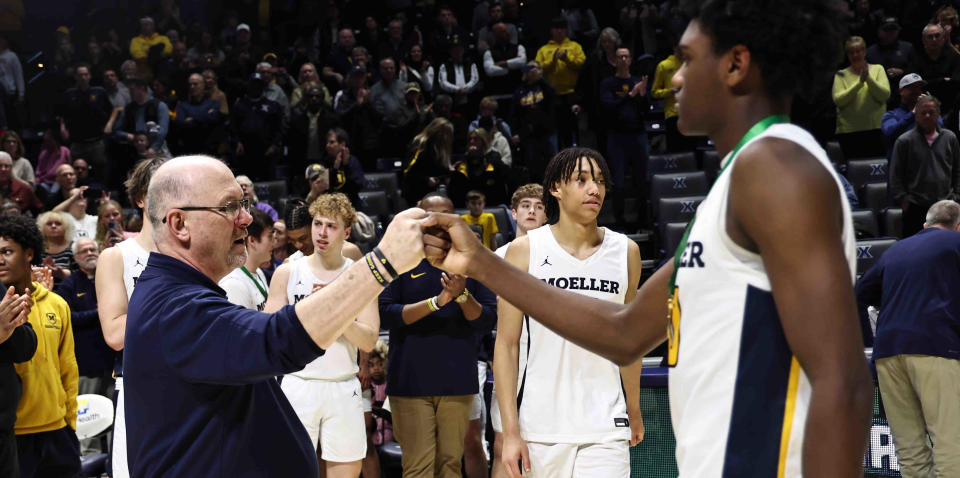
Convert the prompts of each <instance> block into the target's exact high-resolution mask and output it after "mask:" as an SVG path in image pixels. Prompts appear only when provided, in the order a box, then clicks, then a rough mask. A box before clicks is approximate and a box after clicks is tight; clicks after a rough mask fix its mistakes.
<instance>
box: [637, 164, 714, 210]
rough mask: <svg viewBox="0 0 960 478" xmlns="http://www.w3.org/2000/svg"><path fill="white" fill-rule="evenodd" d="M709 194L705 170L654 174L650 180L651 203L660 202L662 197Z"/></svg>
mask: <svg viewBox="0 0 960 478" xmlns="http://www.w3.org/2000/svg"><path fill="white" fill-rule="evenodd" d="M706 194H707V175H706V173H704V172H703V171H693V172H687V173H672V174H654V175H653V178H652V179H651V180H650V204H659V202H660V198H677V197H686V196H704V195H706Z"/></svg>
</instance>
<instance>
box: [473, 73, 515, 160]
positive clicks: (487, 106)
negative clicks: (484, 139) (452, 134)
mask: <svg viewBox="0 0 960 478" xmlns="http://www.w3.org/2000/svg"><path fill="white" fill-rule="evenodd" d="M511 94H512V91H511ZM498 108H499V103H498V102H497V99H496V98H494V97H493V96H485V97H484V98H483V99H482V100H480V108H479V110H478V111H479V112H478V113H477V119H475V120H473V121H471V122H470V126H469V128H468V131H473V130H475V129H477V128H483V127H482V126H480V120H482V119H483V118H490V119H491V120H492V122H493V123H495V124H496V126H497V131H499V132H501V133H503V135H504V136H505V137H507V138H512V137H513V130H512V129H511V128H510V125H509V124H507V122H506V121H504V119H503V118H499V117H497V109H498ZM484 129H486V130H487V131H491V130H490V128H484ZM507 164H509V163H507Z"/></svg>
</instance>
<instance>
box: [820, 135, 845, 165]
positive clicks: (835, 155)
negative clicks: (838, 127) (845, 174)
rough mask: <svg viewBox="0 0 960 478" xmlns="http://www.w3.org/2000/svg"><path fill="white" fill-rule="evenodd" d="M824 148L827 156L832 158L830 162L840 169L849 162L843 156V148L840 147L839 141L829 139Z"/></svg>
mask: <svg viewBox="0 0 960 478" xmlns="http://www.w3.org/2000/svg"><path fill="white" fill-rule="evenodd" d="M823 149H824V150H826V151H827V157H828V158H830V162H831V163H833V166H834V167H835V168H837V169H838V170H839V169H842V168H843V167H844V166H845V165H846V164H847V161H846V159H844V157H843V150H842V149H840V143H839V142H837V141H827V144H826V145H824V148H823Z"/></svg>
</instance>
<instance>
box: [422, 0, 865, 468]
mask: <svg viewBox="0 0 960 478" xmlns="http://www.w3.org/2000/svg"><path fill="white" fill-rule="evenodd" d="M691 3H692V2H691ZM688 10H689V12H690V14H691V17H692V18H693V20H692V21H691V22H690V24H689V25H688V26H687V29H686V31H685V32H684V34H683V37H682V39H681V40H680V43H679V53H680V57H681V60H682V61H683V64H682V66H681V67H680V69H679V70H678V72H677V73H676V75H674V77H673V86H674V89H675V90H676V91H677V112H678V116H679V120H678V127H679V129H680V131H681V132H682V133H683V134H685V135H707V136H709V137H710V139H711V140H712V141H713V143H714V144H715V145H716V148H717V152H718V153H719V154H720V155H721V157H723V158H724V160H723V162H722V164H723V169H722V171H721V172H720V174H719V176H718V178H717V180H716V182H715V184H714V185H713V187H712V189H711V191H710V192H709V194H708V196H707V198H706V199H705V200H704V201H703V203H702V204H701V205H700V207H699V209H698V210H697V214H696V218H695V220H694V221H692V224H691V226H690V227H689V228H688V230H687V232H686V233H685V234H684V238H683V240H681V243H680V247H678V249H677V251H676V253H675V255H674V258H673V260H672V261H668V263H667V265H666V266H664V267H662V268H661V269H660V270H659V271H657V272H656V273H654V275H653V276H652V277H651V278H650V279H649V280H647V282H646V283H645V284H644V285H643V287H642V288H641V289H640V291H639V292H638V293H637V297H636V299H635V300H634V301H633V302H631V303H630V304H628V305H620V304H614V303H612V302H604V301H598V300H593V299H590V298H585V297H583V296H581V295H578V294H574V293H570V292H568V291H561V290H559V289H558V288H556V287H550V285H549V284H545V283H543V282H542V281H539V280H537V279H536V278H534V277H532V276H530V275H529V274H526V273H523V272H522V271H520V270H519V269H516V268H511V267H507V266H506V265H505V264H504V263H503V262H502V261H500V260H499V259H498V258H497V257H496V256H495V255H494V254H492V253H488V252H486V251H484V249H483V247H482V246H481V245H480V244H479V241H477V240H475V238H474V237H473V235H472V234H471V233H470V231H469V229H467V227H466V225H465V224H463V223H462V222H460V221H459V220H458V219H457V218H454V217H447V216H444V217H442V218H438V220H437V221H438V223H439V225H440V227H442V228H444V229H445V230H446V233H447V234H448V235H449V239H450V240H451V242H452V245H451V246H450V248H449V249H445V248H444V247H443V244H441V243H440V242H439V241H437V240H436V239H437V238H436V237H434V238H430V243H431V246H429V247H428V257H430V259H431V261H432V262H433V263H435V264H436V265H438V266H440V267H442V268H444V269H446V270H447V271H448V272H454V273H458V274H467V275H469V276H470V277H472V278H475V279H477V280H480V281H481V282H483V283H485V284H488V285H489V286H490V288H491V289H493V291H494V292H496V293H497V294H498V295H500V297H501V299H503V300H506V301H508V302H509V303H510V304H512V305H513V306H515V307H517V308H519V309H520V310H522V311H523V312H524V313H525V314H527V315H529V316H531V317H537V320H538V321H539V322H540V323H541V324H543V325H546V326H547V327H548V328H550V329H551V330H553V331H554V332H556V333H558V334H560V335H561V336H563V337H565V338H567V339H569V340H570V341H572V342H574V343H576V344H577V345H579V346H582V347H584V348H586V349H588V350H591V351H594V352H596V353H599V354H601V355H603V356H606V357H608V358H610V359H611V360H613V361H614V362H616V363H618V364H629V363H632V362H633V361H634V360H636V359H637V358H638V357H640V356H642V355H643V354H645V353H647V352H649V351H650V350H652V349H653V348H654V347H655V346H657V345H658V344H659V343H661V342H662V341H663V340H664V338H665V337H666V338H668V339H669V347H668V357H667V360H668V362H669V364H670V365H671V366H672V367H673V369H672V370H671V372H670V385H669V387H670V411H671V414H672V418H673V427H674V431H675V433H676V439H677V464H678V466H679V471H680V476H685V477H715V476H716V477H719V476H751V477H774V476H781V477H783V476H786V477H799V476H831V477H849V478H853V477H861V476H863V468H862V467H863V453H864V449H865V446H866V441H867V433H868V430H869V424H870V404H871V403H872V386H871V380H870V374H869V371H868V368H867V364H866V360H864V356H863V343H862V340H861V336H860V330H859V324H858V320H857V313H856V307H855V301H854V295H853V282H854V277H855V270H856V250H855V244H856V242H855V237H854V233H853V226H852V220H851V217H850V206H849V204H848V202H847V199H846V197H845V195H844V194H843V188H842V186H841V185H840V182H839V179H838V177H837V174H836V173H835V172H834V171H833V168H832V167H831V165H830V162H829V160H828V159H827V155H826V153H825V152H824V150H823V149H822V148H821V147H820V146H819V144H818V143H817V142H816V140H815V139H814V138H813V137H812V136H811V135H810V134H809V133H808V132H806V131H804V130H803V129H801V128H799V127H797V126H794V125H791V124H790V123H789V118H788V116H787V115H789V114H790V105H791V101H792V100H793V98H794V97H795V96H797V95H801V94H804V93H806V92H810V91H812V90H813V85H814V83H815V81H816V80H817V79H819V78H822V77H824V76H825V75H828V74H830V73H831V72H832V71H833V68H834V66H835V62H836V60H837V59H838V58H839V56H840V47H841V46H842V44H843V39H844V36H845V35H846V32H845V30H846V28H845V25H844V23H843V20H842V19H843V15H841V13H840V8H839V2H838V1H836V0H795V1H773V0H706V1H703V2H697V4H695V5H693V6H692V7H691V8H689V9H688ZM433 244H436V245H437V247H434V246H433ZM511 250H512V248H511ZM665 329H666V330H667V333H666V334H665V333H664V330H665ZM530 340H531V341H533V340H535V339H534V338H533V337H531V339H530ZM504 465H506V466H507V467H508V472H509V475H510V476H513V477H517V476H518V475H519V470H517V466H516V464H515V463H514V464H510V463H504ZM523 468H524V470H525V471H528V472H532V473H534V474H536V473H537V470H535V469H534V470H531V469H530V464H529V462H526V460H525V463H523Z"/></svg>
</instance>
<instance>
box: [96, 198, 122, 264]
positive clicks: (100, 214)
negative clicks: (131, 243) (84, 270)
mask: <svg viewBox="0 0 960 478" xmlns="http://www.w3.org/2000/svg"><path fill="white" fill-rule="evenodd" d="M123 236H124V224H123V208H121V207H120V203H118V202H116V201H114V200H112V199H109V200H106V201H103V202H101V203H100V207H99V208H97V236H96V240H97V244H98V245H99V246H100V250H101V251H102V250H104V249H106V248H108V247H113V246H115V245H117V243H118V242H120V241H122V240H124V237H123Z"/></svg>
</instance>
